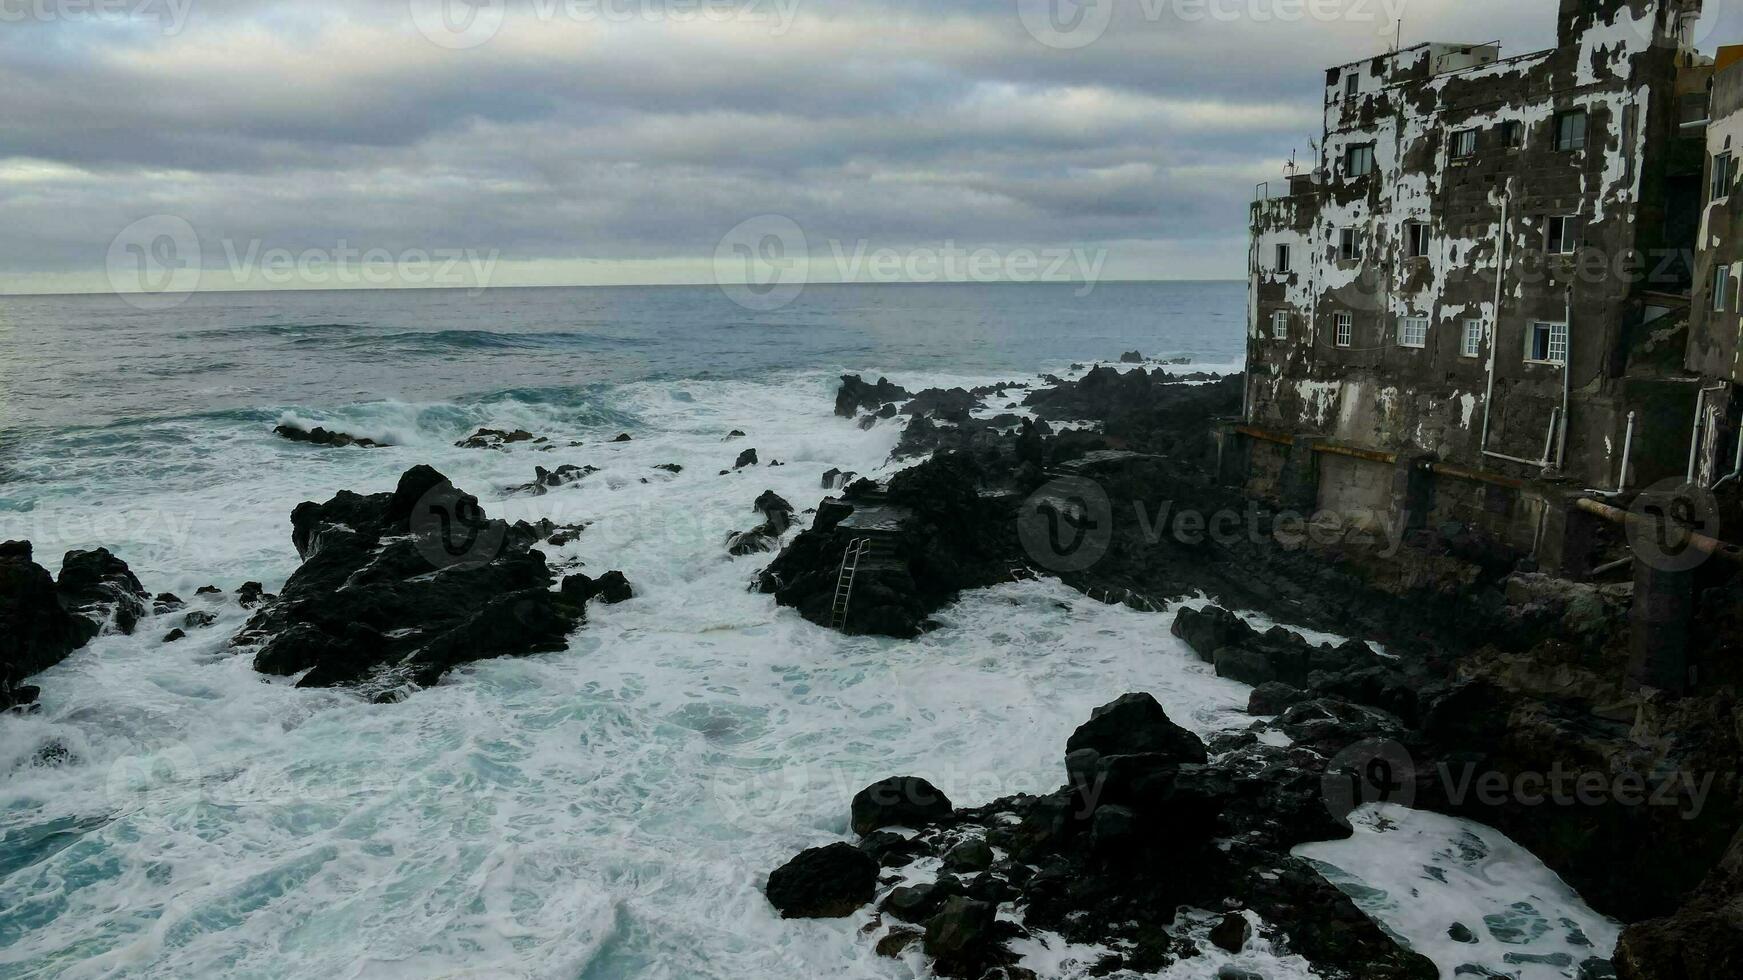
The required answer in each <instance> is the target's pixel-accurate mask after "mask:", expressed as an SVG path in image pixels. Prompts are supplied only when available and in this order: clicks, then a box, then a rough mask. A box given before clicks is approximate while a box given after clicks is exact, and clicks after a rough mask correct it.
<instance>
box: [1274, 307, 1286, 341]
mask: <svg viewBox="0 0 1743 980" xmlns="http://www.w3.org/2000/svg"><path fill="white" fill-rule="evenodd" d="M1271 339H1272V340H1288V339H1289V311H1288V310H1273V311H1271Z"/></svg>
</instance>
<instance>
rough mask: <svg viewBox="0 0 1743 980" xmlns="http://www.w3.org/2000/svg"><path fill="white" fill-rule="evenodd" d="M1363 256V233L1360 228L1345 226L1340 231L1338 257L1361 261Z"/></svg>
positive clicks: (1345, 260) (1347, 260)
mask: <svg viewBox="0 0 1743 980" xmlns="http://www.w3.org/2000/svg"><path fill="white" fill-rule="evenodd" d="M1361 258H1362V235H1361V231H1360V229H1356V228H1344V229H1341V230H1339V232H1338V259H1339V260H1340V261H1344V262H1359V261H1361Z"/></svg>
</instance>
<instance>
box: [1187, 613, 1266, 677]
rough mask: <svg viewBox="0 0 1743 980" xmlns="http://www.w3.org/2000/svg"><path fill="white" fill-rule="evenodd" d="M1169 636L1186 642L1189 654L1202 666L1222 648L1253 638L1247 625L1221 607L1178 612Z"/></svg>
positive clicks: (1244, 621)
mask: <svg viewBox="0 0 1743 980" xmlns="http://www.w3.org/2000/svg"><path fill="white" fill-rule="evenodd" d="M1172 632H1173V633H1174V635H1175V636H1177V637H1179V638H1180V639H1182V640H1184V641H1186V645H1187V646H1189V647H1191V648H1192V652H1194V653H1196V654H1198V656H1199V659H1201V660H1203V661H1204V662H1206V663H1210V662H1211V658H1212V657H1214V656H1216V652H1217V651H1218V650H1221V649H1222V648H1223V647H1226V646H1230V645H1233V644H1236V643H1240V642H1242V641H1245V640H1249V639H1251V638H1252V637H1254V636H1255V635H1257V634H1256V633H1255V632H1254V630H1253V628H1252V627H1251V626H1248V625H1247V621H1246V620H1244V619H1242V618H1241V617H1239V616H1237V615H1235V614H1234V613H1232V612H1229V611H1228V610H1227V609H1224V608H1222V607H1221V606H1206V607H1204V608H1203V609H1193V608H1191V607H1190V606H1188V607H1185V608H1182V609H1181V610H1180V611H1179V612H1177V613H1175V614H1174V626H1173V627H1172Z"/></svg>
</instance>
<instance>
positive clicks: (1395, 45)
mask: <svg viewBox="0 0 1743 980" xmlns="http://www.w3.org/2000/svg"><path fill="white" fill-rule="evenodd" d="M1403 48H1404V14H1403V13H1402V12H1400V13H1399V14H1398V19H1397V20H1396V21H1395V22H1393V25H1392V53H1393V54H1397V53H1398V52H1399V51H1401V50H1403Z"/></svg>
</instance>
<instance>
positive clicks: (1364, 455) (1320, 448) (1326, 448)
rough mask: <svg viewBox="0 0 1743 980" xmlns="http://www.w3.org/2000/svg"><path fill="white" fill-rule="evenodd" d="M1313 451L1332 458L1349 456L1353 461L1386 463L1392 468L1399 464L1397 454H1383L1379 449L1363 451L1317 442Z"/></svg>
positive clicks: (1332, 443) (1351, 447)
mask: <svg viewBox="0 0 1743 980" xmlns="http://www.w3.org/2000/svg"><path fill="white" fill-rule="evenodd" d="M1313 451H1314V452H1316V453H1326V454H1328V455H1332V456H1348V457H1350V458H1351V459H1364V460H1367V461H1368V462H1370V463H1385V464H1386V465H1388V466H1390V465H1392V464H1394V463H1397V462H1398V454H1397V453H1388V452H1381V451H1380V450H1378V449H1361V448H1359V447H1356V446H1340V445H1338V444H1337V443H1335V442H1316V443H1314V444H1313Z"/></svg>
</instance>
